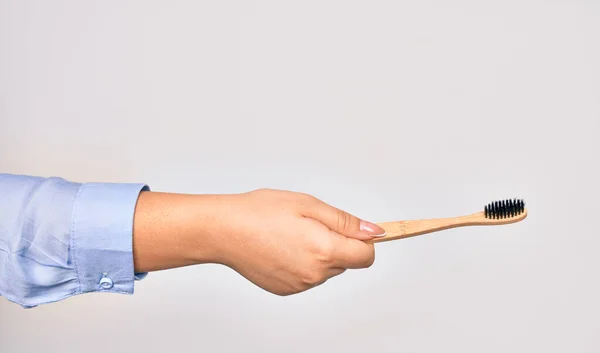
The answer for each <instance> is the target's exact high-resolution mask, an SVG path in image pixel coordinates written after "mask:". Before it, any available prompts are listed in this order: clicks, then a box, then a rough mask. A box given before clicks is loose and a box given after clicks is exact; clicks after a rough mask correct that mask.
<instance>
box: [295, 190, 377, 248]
mask: <svg viewBox="0 0 600 353" xmlns="http://www.w3.org/2000/svg"><path fill="white" fill-rule="evenodd" d="M303 215H304V216H305V217H309V218H312V219H314V220H316V221H319V222H321V223H323V224H324V225H325V226H326V227H327V228H329V229H331V230H333V231H334V232H336V233H339V234H341V235H344V236H346V237H348V238H354V239H359V240H369V239H372V238H374V237H382V236H384V235H385V230H384V229H383V228H381V227H380V226H378V225H376V224H374V223H371V222H367V221H365V220H362V219H360V218H358V217H355V216H353V215H351V214H350V213H348V212H346V211H343V210H340V209H338V208H335V207H333V206H331V205H328V204H326V203H325V202H323V201H321V200H318V199H314V202H310V203H308V204H306V206H305V210H304V212H303Z"/></svg>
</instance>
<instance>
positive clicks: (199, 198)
mask: <svg viewBox="0 0 600 353" xmlns="http://www.w3.org/2000/svg"><path fill="white" fill-rule="evenodd" d="M383 235H385V232H384V230H383V229H381V228H380V227H378V226H377V225H375V224H372V223H369V222H366V221H363V220H361V219H359V218H357V217H355V216H353V215H350V214H348V213H347V212H344V211H342V210H339V209H337V208H335V207H333V206H330V205H328V204H326V203H324V202H322V201H320V200H318V199H317V198H315V197H313V196H310V195H306V194H302V193H296V192H289V191H280V190H268V189H263V190H257V191H252V192H249V193H244V194H235V195H179V194H164V193H155V192H144V193H142V194H141V195H140V199H139V201H138V206H137V209H136V215H135V222H134V259H135V267H136V271H138V272H146V271H152V270H159V269H166V268H172V267H180V266H186V265H193V264H198V263H209V262H210V263H220V264H223V265H226V266H229V267H231V268H232V269H234V270H235V271H237V272H238V273H240V274H241V275H242V276H244V277H245V278H247V279H248V280H250V281H251V282H253V283H254V284H256V285H258V286H260V287H261V288H263V289H265V290H267V291H269V292H272V293H275V294H278V295H289V294H294V293H299V292H302V291H305V290H307V289H310V288H312V287H314V286H317V285H319V284H322V283H324V282H325V281H326V280H327V279H329V278H331V277H333V276H336V275H339V274H341V273H343V272H344V271H345V270H346V269H354V268H366V267H369V266H370V265H371V264H372V263H373V261H374V257H375V253H374V248H373V245H372V244H368V243H365V242H364V240H368V239H371V238H373V237H376V236H383Z"/></svg>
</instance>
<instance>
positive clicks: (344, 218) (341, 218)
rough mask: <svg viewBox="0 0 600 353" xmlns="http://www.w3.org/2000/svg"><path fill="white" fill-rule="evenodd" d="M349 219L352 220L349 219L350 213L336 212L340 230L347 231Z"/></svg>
mask: <svg viewBox="0 0 600 353" xmlns="http://www.w3.org/2000/svg"><path fill="white" fill-rule="evenodd" d="M351 221H352V220H351V217H350V214H348V213H347V212H344V211H340V212H338V217H337V226H338V229H339V230H340V231H342V232H346V231H348V230H349V229H350V223H351Z"/></svg>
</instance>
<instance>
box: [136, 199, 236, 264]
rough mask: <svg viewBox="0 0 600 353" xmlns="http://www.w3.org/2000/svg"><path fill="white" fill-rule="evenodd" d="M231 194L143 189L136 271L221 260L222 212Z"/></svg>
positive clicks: (137, 222) (137, 240)
mask: <svg viewBox="0 0 600 353" xmlns="http://www.w3.org/2000/svg"><path fill="white" fill-rule="evenodd" d="M230 197H231V196H227V195H187V194H172V193H160V192H149V191H148V192H142V193H141V194H140V196H139V199H138V202H137V205H136V210H135V215H134V226H133V256H134V265H135V271H136V272H150V271H158V270H165V269H170V268H176V267H183V266H189V265H196V264H200V263H210V262H218V261H219V253H218V250H217V249H218V245H219V244H218V241H219V235H220V232H219V229H220V227H221V226H222V217H221V216H220V215H219V214H220V213H221V212H220V211H222V210H223V208H224V204H225V202H226V200H224V199H227V198H230Z"/></svg>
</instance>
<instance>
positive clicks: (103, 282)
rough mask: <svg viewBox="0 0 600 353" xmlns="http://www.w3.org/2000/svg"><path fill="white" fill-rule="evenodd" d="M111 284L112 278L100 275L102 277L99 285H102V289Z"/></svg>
mask: <svg viewBox="0 0 600 353" xmlns="http://www.w3.org/2000/svg"><path fill="white" fill-rule="evenodd" d="M112 286H113V281H112V279H110V278H108V277H106V275H105V277H102V279H101V280H100V287H102V289H110V288H112Z"/></svg>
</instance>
